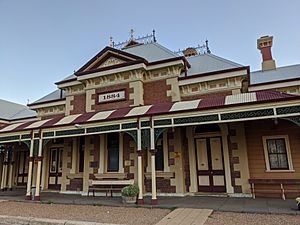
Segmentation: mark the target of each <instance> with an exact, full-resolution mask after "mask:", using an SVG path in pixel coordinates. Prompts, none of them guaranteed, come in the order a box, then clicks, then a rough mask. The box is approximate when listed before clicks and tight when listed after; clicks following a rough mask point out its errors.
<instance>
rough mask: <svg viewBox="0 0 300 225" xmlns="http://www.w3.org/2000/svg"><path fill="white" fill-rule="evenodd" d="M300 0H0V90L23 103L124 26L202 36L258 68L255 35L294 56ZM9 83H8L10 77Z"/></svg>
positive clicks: (186, 40) (284, 56) (290, 60)
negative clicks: (268, 37) (264, 38)
mask: <svg viewBox="0 0 300 225" xmlns="http://www.w3.org/2000/svg"><path fill="white" fill-rule="evenodd" d="M299 9H300V1H298V0H289V1H280V0H251V1H241V0H224V1H220V0H210V1H202V0H185V1H183V0H164V1H162V0H160V1H159V0H151V1H141V0H140V1H138V0H127V1H106V0H51V1H49V0H48V1H47V0H26V1H24V0H0V69H1V72H0V76H1V84H2V85H1V92H0V98H1V99H6V100H9V101H14V102H17V103H21V104H26V103H27V99H29V101H30V102H33V101H35V100H37V99H39V98H40V97H42V96H44V95H46V94H48V93H49V92H51V91H53V90H55V88H56V86H55V85H54V83H55V82H56V81H59V80H61V79H63V78H64V77H66V76H68V75H70V74H72V73H73V71H74V70H77V69H79V68H80V67H81V66H82V65H83V64H84V63H85V62H87V60H89V59H90V58H91V57H93V56H94V55H95V54H96V53H97V52H98V51H100V50H101V49H102V48H104V47H105V46H106V45H108V40H109V36H113V38H114V41H116V42H118V41H124V40H126V39H128V38H129V31H130V29H131V28H133V29H134V30H135V34H136V35H137V36H138V35H140V36H141V35H144V34H147V33H151V31H152V29H155V30H156V34H157V39H158V42H159V43H160V44H162V45H164V46H166V47H168V48H169V49H171V50H178V49H179V48H180V49H183V48H186V47H189V46H196V45H198V44H203V43H204V41H205V39H206V38H207V39H208V40H209V45H210V49H211V51H212V53H214V54H216V55H218V56H221V57H224V58H227V59H229V60H232V61H235V62H238V63H241V64H244V65H250V67H251V70H258V69H260V63H261V56H260V53H259V51H258V50H257V49H256V39H257V38H258V37H260V36H263V35H273V36H274V46H273V49H272V51H273V57H274V59H275V60H276V63H277V66H284V65H291V64H298V63H300V54H299V51H300V24H299V22H300V13H299ZM13 84H14V85H13Z"/></svg>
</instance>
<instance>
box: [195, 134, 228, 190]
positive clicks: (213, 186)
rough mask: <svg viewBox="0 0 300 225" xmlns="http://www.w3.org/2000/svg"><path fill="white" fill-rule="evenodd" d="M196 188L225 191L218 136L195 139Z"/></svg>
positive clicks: (220, 143)
mask: <svg viewBox="0 0 300 225" xmlns="http://www.w3.org/2000/svg"><path fill="white" fill-rule="evenodd" d="M196 156H197V175H198V190H199V191H200V192H226V186H225V171H224V163H223V153H222V141H221V138H220V137H210V138H201V139H196Z"/></svg>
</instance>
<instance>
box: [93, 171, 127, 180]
mask: <svg viewBox="0 0 300 225" xmlns="http://www.w3.org/2000/svg"><path fill="white" fill-rule="evenodd" d="M95 177H96V178H97V179H100V180H101V179H108V178H110V179H119V180H123V179H125V178H126V174H125V173H118V172H105V173H98V174H95Z"/></svg>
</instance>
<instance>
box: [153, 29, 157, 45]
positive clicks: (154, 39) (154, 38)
mask: <svg viewBox="0 0 300 225" xmlns="http://www.w3.org/2000/svg"><path fill="white" fill-rule="evenodd" d="M152 35H153V42H156V37H155V30H154V29H153V31H152Z"/></svg>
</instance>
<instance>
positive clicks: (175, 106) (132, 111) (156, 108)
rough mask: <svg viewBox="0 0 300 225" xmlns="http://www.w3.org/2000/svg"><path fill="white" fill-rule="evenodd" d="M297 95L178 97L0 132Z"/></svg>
mask: <svg viewBox="0 0 300 225" xmlns="http://www.w3.org/2000/svg"><path fill="white" fill-rule="evenodd" d="M293 99H300V96H295V95H290V94H285V93H280V92H276V91H259V92H250V93H242V94H236V95H229V96H226V97H225V96H224V97H214V98H206V99H197V100H192V101H181V102H175V103H160V104H156V105H145V106H138V107H130V108H121V109H115V110H108V111H100V112H90V113H83V114H75V115H69V116H59V117H55V118H51V119H45V120H40V121H31V122H23V123H15V124H11V125H8V126H6V127H4V128H2V129H1V130H0V133H8V132H9V133H10V132H17V131H22V130H33V129H41V128H52V127H59V126H68V125H75V124H86V123H92V122H101V121H109V120H118V119H127V118H134V117H147V116H155V115H163V114H172V113H179V112H186V111H196V110H198V111H201V110H206V109H219V108H222V107H232V106H238V105H250V104H255V103H264V102H272V101H284V100H293Z"/></svg>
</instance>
